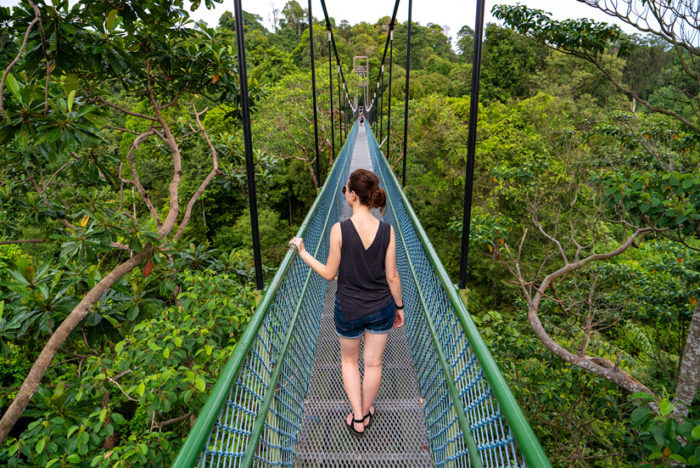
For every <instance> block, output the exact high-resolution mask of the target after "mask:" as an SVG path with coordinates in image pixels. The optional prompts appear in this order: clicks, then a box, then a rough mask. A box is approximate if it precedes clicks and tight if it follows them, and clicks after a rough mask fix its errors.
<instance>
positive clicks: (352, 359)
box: [338, 337, 365, 432]
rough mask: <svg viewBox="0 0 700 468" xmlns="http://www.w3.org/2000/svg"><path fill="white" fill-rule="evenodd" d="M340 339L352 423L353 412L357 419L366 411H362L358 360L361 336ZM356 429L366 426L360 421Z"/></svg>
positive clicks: (348, 420)
mask: <svg viewBox="0 0 700 468" xmlns="http://www.w3.org/2000/svg"><path fill="white" fill-rule="evenodd" d="M338 339H339V340H340V363H341V370H342V374H343V386H344V387H345V393H346V394H347V396H348V400H350V406H352V413H351V414H349V415H348V416H347V423H348V424H350V423H352V420H351V419H352V418H353V414H354V415H355V416H354V418H355V419H362V417H363V416H364V415H365V413H363V412H362V409H363V408H362V394H361V391H362V381H361V380H360V369H359V367H358V364H357V361H358V359H359V357H360V343H361V342H362V340H361V339H360V338H356V339H350V338H341V337H338ZM354 428H355V430H357V431H358V432H362V431H363V430H364V426H363V425H362V424H360V423H357V424H355V425H354Z"/></svg>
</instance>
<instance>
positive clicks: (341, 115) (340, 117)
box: [331, 32, 345, 144]
mask: <svg viewBox="0 0 700 468" xmlns="http://www.w3.org/2000/svg"><path fill="white" fill-rule="evenodd" d="M331 34H332V32H331ZM336 68H337V70H338V80H337V81H338V124H339V126H340V143H341V144H342V143H343V121H344V120H345V111H343V108H344V107H345V106H341V105H340V103H341V100H340V64H338V65H337V66H336Z"/></svg>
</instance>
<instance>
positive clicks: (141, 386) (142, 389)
mask: <svg viewBox="0 0 700 468" xmlns="http://www.w3.org/2000/svg"><path fill="white" fill-rule="evenodd" d="M145 392H146V385H145V384H144V383H143V382H141V383H140V384H139V386H138V387H136V393H138V394H139V396H143V394H144V393H145Z"/></svg>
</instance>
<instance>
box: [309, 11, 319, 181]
mask: <svg viewBox="0 0 700 468" xmlns="http://www.w3.org/2000/svg"><path fill="white" fill-rule="evenodd" d="M309 47H310V50H311V93H312V94H313V97H314V98H313V104H314V143H315V146H314V151H315V152H316V179H317V184H318V186H319V187H320V186H321V158H320V156H319V154H318V112H317V108H316V67H315V65H314V15H313V13H312V12H311V0H309Z"/></svg>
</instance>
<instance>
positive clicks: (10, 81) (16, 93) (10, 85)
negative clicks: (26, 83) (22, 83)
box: [5, 73, 24, 104]
mask: <svg viewBox="0 0 700 468" xmlns="http://www.w3.org/2000/svg"><path fill="white" fill-rule="evenodd" d="M5 85H6V86H7V89H9V90H10V92H11V93H12V96H13V97H14V98H15V100H16V101H17V102H19V103H20V104H24V100H23V99H22V93H21V92H20V89H19V83H17V80H16V79H15V77H14V75H12V73H8V74H7V78H5Z"/></svg>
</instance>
